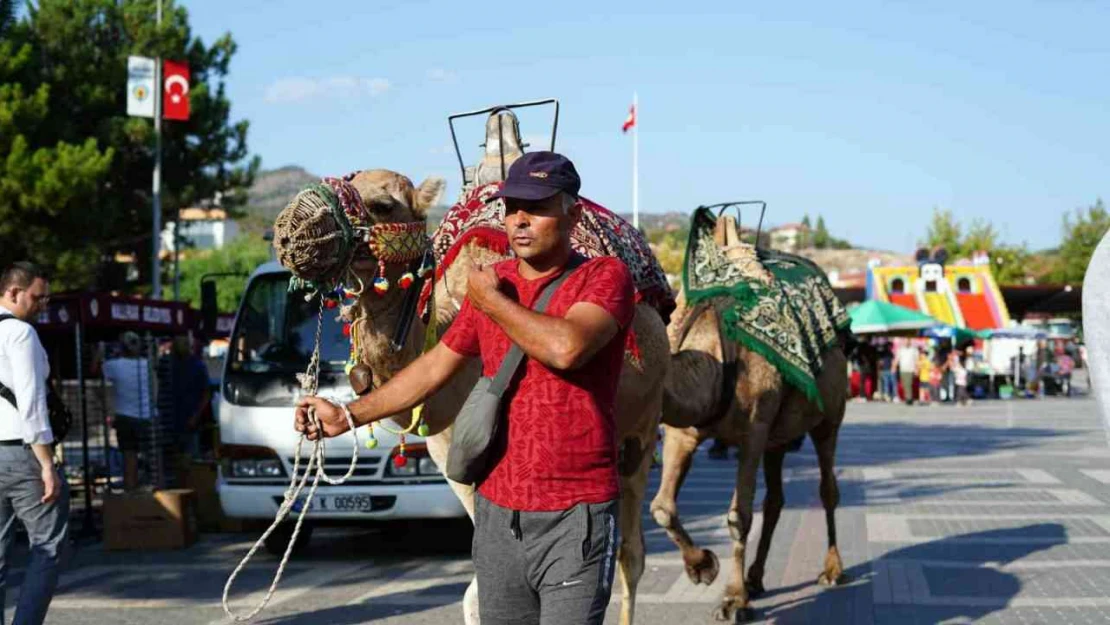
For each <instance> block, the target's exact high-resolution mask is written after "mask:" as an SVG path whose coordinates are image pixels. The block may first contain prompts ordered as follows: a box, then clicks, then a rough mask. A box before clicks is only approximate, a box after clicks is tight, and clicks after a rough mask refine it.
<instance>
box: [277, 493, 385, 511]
mask: <svg viewBox="0 0 1110 625" xmlns="http://www.w3.org/2000/svg"><path fill="white" fill-rule="evenodd" d="M303 508H304V498H303V497H302V498H301V499H298V500H297V501H295V502H293V511H294V512H300V511H301V510H302V509H303ZM308 509H309V511H310V512H370V511H372V510H374V501H373V498H372V497H371V496H370V495H316V496H315V497H313V498H312V504H311V505H310V506H309V507H308Z"/></svg>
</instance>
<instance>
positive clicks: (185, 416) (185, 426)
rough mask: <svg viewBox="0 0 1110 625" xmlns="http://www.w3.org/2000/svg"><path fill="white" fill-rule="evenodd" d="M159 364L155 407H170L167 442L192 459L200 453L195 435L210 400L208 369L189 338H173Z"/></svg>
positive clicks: (176, 450) (185, 336)
mask: <svg viewBox="0 0 1110 625" xmlns="http://www.w3.org/2000/svg"><path fill="white" fill-rule="evenodd" d="M161 364H162V366H160V367H159V373H160V374H161V375H162V378H163V379H161V380H159V382H160V384H159V398H158V405H159V406H172V408H171V413H170V415H169V424H168V425H169V428H170V433H171V440H170V441H169V442H170V444H171V445H172V446H173V449H174V451H175V452H176V453H178V454H181V455H184V456H185V457H186V458H192V457H194V456H196V455H197V453H198V451H199V441H198V440H197V434H198V432H199V430H200V425H201V419H202V418H203V417H204V415H205V414H206V412H207V408H208V402H209V400H210V399H211V392H210V390H209V387H208V368H207V367H206V366H205V365H204V362H203V361H202V360H201V359H200V358H198V357H197V356H196V354H195V352H194V351H193V340H192V338H190V337H189V336H188V335H181V336H177V337H174V339H173V343H172V345H171V347H170V351H169V354H168V355H167V356H165V360H164V361H163V362H162V363H161Z"/></svg>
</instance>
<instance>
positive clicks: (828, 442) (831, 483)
mask: <svg viewBox="0 0 1110 625" xmlns="http://www.w3.org/2000/svg"><path fill="white" fill-rule="evenodd" d="M826 423H827V424H828V425H827V427H822V428H819V429H818V430H814V432H813V433H812V434H811V437H812V438H813V446H814V447H815V448H816V449H817V463H818V465H819V466H820V467H821V505H822V506H824V508H825V525H826V527H827V529H828V534H829V550H828V553H826V554H825V568H824V570H823V571H822V572H821V575H819V576H818V577H817V583H818V584H821V585H822V586H835V585H837V584H841V583H843V582H844V563H843V562H842V561H841V559H840V550H839V549H837V547H836V506H837V505H838V504H839V503H840V488H839V486H837V483H836V470H835V467H834V464H835V461H836V437H837V433H838V427H837V426H836V425H834V424H832V423H831V422H826Z"/></svg>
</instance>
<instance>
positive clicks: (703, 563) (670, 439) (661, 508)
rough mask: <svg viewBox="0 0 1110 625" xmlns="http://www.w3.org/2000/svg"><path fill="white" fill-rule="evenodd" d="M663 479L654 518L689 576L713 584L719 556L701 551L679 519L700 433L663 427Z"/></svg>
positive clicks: (695, 581) (718, 565)
mask: <svg viewBox="0 0 1110 625" xmlns="http://www.w3.org/2000/svg"><path fill="white" fill-rule="evenodd" d="M663 431H664V435H663V475H662V477H661V478H660V480H659V492H658V493H656V494H655V499H653V500H652V502H651V517H652V518H653V519H655V522H656V523H658V524H659V526H660V527H662V528H663V529H665V530H666V531H667V536H669V537H670V539H671V542H673V543H674V544H675V545H676V546H677V547H678V548H679V550H680V551H681V552H682V561H683V562H684V563H685V564H686V575H687V577H689V578H690V581H691V582H693V583H695V584H706V585H709V584H712V583H713V580H715V579H717V572H718V571H719V570H720V563H719V562H718V561H717V555H716V554H714V553H713V552H712V551H709V550H708V549H698V548H697V547H696V546H695V545H694V541H693V540H691V539H690V535H689V534H687V533H686V529H685V528H683V527H682V521H680V520H679V518H678V504H677V503H676V500H677V499H678V491H679V489H681V488H682V482H683V481H684V480H685V479H686V473H687V472H689V470H690V465H691V464H692V463H693V460H694V450H695V449H697V447H698V443H699V442H700V441H699V440H698V438H699V437H698V431H697V429H696V428H692V427H691V428H673V427H670V426H668V425H664V426H663Z"/></svg>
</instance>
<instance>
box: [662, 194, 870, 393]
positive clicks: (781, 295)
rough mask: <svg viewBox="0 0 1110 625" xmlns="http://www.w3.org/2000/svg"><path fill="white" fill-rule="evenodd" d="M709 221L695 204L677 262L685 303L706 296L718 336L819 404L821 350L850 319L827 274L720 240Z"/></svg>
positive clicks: (803, 262)
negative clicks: (686, 241) (764, 363)
mask: <svg viewBox="0 0 1110 625" xmlns="http://www.w3.org/2000/svg"><path fill="white" fill-rule="evenodd" d="M716 227H717V218H716V216H715V215H714V214H713V212H712V211H711V210H709V209H706V208H699V209H698V210H697V211H695V212H694V215H693V217H692V219H691V224H690V240H689V244H688V245H687V246H686V259H685V263H684V265H683V269H682V284H683V287H684V289H685V292H686V302H687V305H688V306H690V307H694V306H696V305H698V304H700V303H703V302H709V303H712V305H713V307H714V308H715V309H716V310H717V311H718V313H719V315H718V316H719V319H720V323H721V331H722V335H723V336H724V337H725V338H727V339H730V340H733V341H735V342H737V343H739V344H741V345H743V346H744V347H745V348H747V349H749V350H751V351H754V352H756V353H758V354H760V355H761V356H763V357H764V358H766V359H767V360H768V361H769V362H770V363H771V364H772V365H774V366H775V368H776V369H778V370H779V372H780V373H781V374H782V376H783V379H784V380H786V382H787V383H789V384H791V385H793V386H794V387H796V388H798V389H799V390H801V391H802V392H803V393H805V395H806V397H808V398H809V399H810V400H811V401H813V402H814V403H816V404H817V405H818V406H821V407H822V408H823V406H822V405H821V404H822V402H821V397H820V393H819V392H818V389H817V376H818V375H819V374H820V373H821V362H822V359H821V357H822V355H823V354H824V352H825V351H826V350H827V349H828V348H829V347H831V346H832V345H834V344H835V343H836V342H837V341H838V335H839V333H840V332H841V331H842V330H845V329H846V328H847V327H848V325H849V319H848V313H847V311H846V310H845V309H844V306H843V305H842V304H841V303H840V300H839V299H837V297H836V294H835V293H834V292H833V290H832V285H830V284H829V280H828V277H827V276H825V273H824V272H823V271H822V270H821V268H820V267H818V266H817V265H816V264H814V263H813V262H812V261H809V260H808V259H805V258H802V257H800V256H795V255H793V254H786V253H784V252H777V251H771V250H762V249H756V247H755V246H753V245H750V244H746V243H742V244H738V245H732V246H728V247H722V246H721V245H718V244H717V242H716V240H715V239H714V231H715V229H716Z"/></svg>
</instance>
